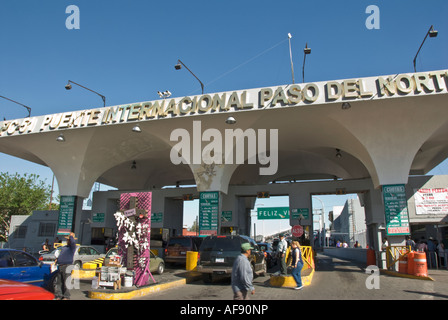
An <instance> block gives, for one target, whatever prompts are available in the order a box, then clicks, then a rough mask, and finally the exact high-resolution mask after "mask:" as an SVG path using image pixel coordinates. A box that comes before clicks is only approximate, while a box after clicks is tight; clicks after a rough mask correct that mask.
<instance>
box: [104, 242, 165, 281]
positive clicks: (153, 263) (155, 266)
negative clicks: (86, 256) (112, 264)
mask: <svg viewBox="0 0 448 320" xmlns="http://www.w3.org/2000/svg"><path fill="white" fill-rule="evenodd" d="M116 255H118V248H117V247H115V248H112V249H109V251H107V253H106V256H105V258H104V265H105V266H107V265H108V264H109V260H110V257H111V256H116ZM149 270H150V271H151V272H152V273H158V274H162V273H163V272H164V271H165V261H163V259H162V258H160V257H158V256H156V255H155V254H154V253H153V252H152V251H150V259H149Z"/></svg>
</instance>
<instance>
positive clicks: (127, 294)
mask: <svg viewBox="0 0 448 320" xmlns="http://www.w3.org/2000/svg"><path fill="white" fill-rule="evenodd" d="M199 279H201V274H198V273H197V272H188V271H187V274H186V275H185V278H183V279H179V280H175V281H171V282H166V283H160V284H152V285H148V286H145V287H141V288H136V289H132V288H130V289H124V290H126V291H124V292H123V291H120V290H118V291H115V292H113V291H112V292H111V291H110V290H108V291H89V292H88V295H87V296H88V297H89V298H91V299H100V300H128V299H132V298H136V297H143V296H146V295H148V294H152V293H157V292H161V291H163V290H167V289H171V288H176V287H180V286H183V285H185V284H187V283H190V282H193V281H197V280H199Z"/></svg>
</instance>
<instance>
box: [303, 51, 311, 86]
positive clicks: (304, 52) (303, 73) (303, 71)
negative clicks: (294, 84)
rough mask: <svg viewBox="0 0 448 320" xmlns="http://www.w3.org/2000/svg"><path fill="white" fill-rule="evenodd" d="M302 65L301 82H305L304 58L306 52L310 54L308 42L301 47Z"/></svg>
mask: <svg viewBox="0 0 448 320" xmlns="http://www.w3.org/2000/svg"><path fill="white" fill-rule="evenodd" d="M303 53H304V55H303V66H302V83H304V82H305V59H306V55H307V54H311V48H308V43H306V44H305V49H303Z"/></svg>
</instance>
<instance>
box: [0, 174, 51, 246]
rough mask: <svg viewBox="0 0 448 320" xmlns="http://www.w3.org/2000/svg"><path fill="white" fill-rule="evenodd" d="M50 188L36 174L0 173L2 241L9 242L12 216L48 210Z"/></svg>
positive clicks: (0, 230)
mask: <svg viewBox="0 0 448 320" xmlns="http://www.w3.org/2000/svg"><path fill="white" fill-rule="evenodd" d="M49 196H50V186H49V185H46V184H45V182H44V181H42V180H39V176H38V175H36V174H26V173H25V174H24V175H23V176H21V175H19V174H18V173H15V174H9V173H7V172H0V241H8V235H9V226H10V223H11V216H12V215H30V214H32V212H33V210H47V208H48V200H49Z"/></svg>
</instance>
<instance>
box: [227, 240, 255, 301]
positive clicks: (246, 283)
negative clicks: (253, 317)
mask: <svg viewBox="0 0 448 320" xmlns="http://www.w3.org/2000/svg"><path fill="white" fill-rule="evenodd" d="M252 249H253V247H252V246H251V245H250V243H248V242H245V243H243V244H241V254H240V255H239V256H238V257H237V258H236V259H235V262H234V263H233V267H232V282H231V284H232V290H233V299H234V300H248V299H249V295H248V293H249V292H250V293H251V294H252V295H253V294H254V293H255V288H254V286H253V284H252V280H253V277H254V276H253V272H252V268H251V266H250V262H249V259H248V258H249V255H250V253H251V250H252Z"/></svg>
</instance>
